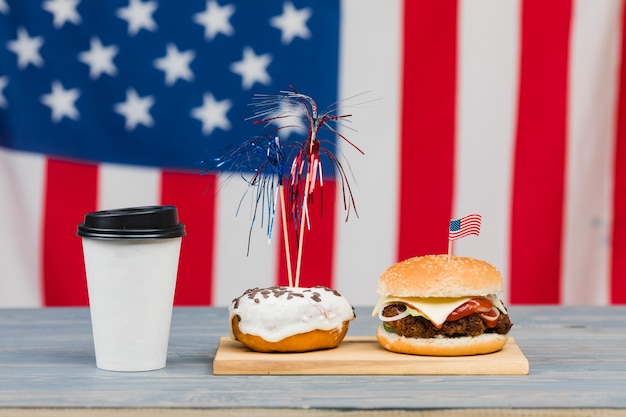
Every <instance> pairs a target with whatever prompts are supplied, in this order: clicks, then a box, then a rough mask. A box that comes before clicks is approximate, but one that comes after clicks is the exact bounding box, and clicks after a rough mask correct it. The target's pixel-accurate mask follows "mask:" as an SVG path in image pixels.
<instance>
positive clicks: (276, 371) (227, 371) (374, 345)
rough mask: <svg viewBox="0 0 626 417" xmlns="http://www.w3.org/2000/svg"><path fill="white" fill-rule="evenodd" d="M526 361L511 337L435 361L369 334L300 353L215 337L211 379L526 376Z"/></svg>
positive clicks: (432, 357)
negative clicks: (485, 349) (490, 349)
mask: <svg viewBox="0 0 626 417" xmlns="http://www.w3.org/2000/svg"><path fill="white" fill-rule="evenodd" d="M528 371H529V365H528V359H526V357H525V356H524V354H523V353H522V351H521V350H520V348H519V346H518V345H517V343H515V340H514V339H513V338H511V337H510V338H509V340H508V342H507V344H506V345H505V346H504V348H502V350H500V351H498V352H494V353H491V354H488V355H475V356H457V357H437V356H416V355H403V354H399V353H394V352H389V351H387V350H385V349H383V348H382V347H381V346H380V344H379V343H378V342H377V341H376V338H375V337H373V336H361V337H359V336H352V337H351V336H348V337H346V338H345V339H344V341H343V342H342V343H341V344H340V345H339V346H338V347H337V348H335V349H329V350H319V351H315V352H304V353H283V354H281V353H260V352H253V351H251V350H250V349H248V348H246V347H245V346H243V345H242V344H241V343H239V342H237V341H235V340H232V339H231V338H230V337H222V338H220V343H219V346H218V348H217V353H216V355H215V360H214V361H213V373H214V374H215V375H526V374H528Z"/></svg>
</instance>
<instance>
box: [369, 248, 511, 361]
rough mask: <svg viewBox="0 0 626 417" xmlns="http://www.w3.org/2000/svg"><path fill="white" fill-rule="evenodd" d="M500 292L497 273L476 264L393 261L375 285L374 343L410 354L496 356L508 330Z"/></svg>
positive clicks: (455, 259)
mask: <svg viewBox="0 0 626 417" xmlns="http://www.w3.org/2000/svg"><path fill="white" fill-rule="evenodd" d="M501 291H502V275H501V274H500V272H499V271H498V270H497V269H496V268H495V267H494V266H493V265H491V264H489V263H487V262H485V261H481V260H478V259H474V258H469V257H459V256H448V255H429V256H419V257H415V258H410V259H407V260H404V261H402V262H398V263H396V264H394V265H392V266H391V267H390V268H388V269H387V270H386V271H385V272H383V273H382V274H381V276H380V278H379V281H378V289H377V292H378V294H379V295H380V296H381V297H380V300H379V301H378V303H377V304H376V306H375V307H374V311H373V313H372V315H373V316H376V315H378V317H379V318H380V319H381V320H382V323H381V324H380V326H379V327H378V331H377V339H378V341H379V342H380V344H381V345H382V346H383V347H384V348H385V349H387V350H390V351H393V352H399V353H409V354H415V355H433V356H460V355H476V354H484V353H491V352H495V351H497V350H500V349H501V348H502V347H503V346H504V345H505V344H506V342H507V338H508V336H507V335H508V333H509V330H510V329H511V326H512V324H511V321H510V320H509V316H508V314H507V311H506V308H505V307H504V305H503V304H502V301H500V299H499V298H498V296H497V295H496V294H497V293H499V292H501Z"/></svg>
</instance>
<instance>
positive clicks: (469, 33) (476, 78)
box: [453, 0, 520, 301]
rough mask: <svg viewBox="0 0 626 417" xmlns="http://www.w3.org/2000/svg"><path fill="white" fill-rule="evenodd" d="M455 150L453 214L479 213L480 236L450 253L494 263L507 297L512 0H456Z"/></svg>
mask: <svg viewBox="0 0 626 417" xmlns="http://www.w3.org/2000/svg"><path fill="white" fill-rule="evenodd" d="M459 5H460V8H459V32H458V42H459V45H458V51H459V52H458V57H459V59H458V64H457V66H458V101H457V128H456V132H457V145H456V154H455V166H456V172H455V179H454V181H455V187H454V189H455V195H454V198H453V202H454V203H453V204H454V208H453V217H454V218H459V217H460V216H461V215H464V214H465V213H480V214H481V215H482V218H483V222H482V228H481V231H480V237H479V238H476V237H475V236H470V237H468V238H466V239H459V240H456V241H454V243H453V249H454V253H455V254H457V255H463V256H472V257H475V258H479V259H483V260H485V261H487V262H489V263H491V264H493V265H495V266H496V267H497V268H498V269H499V270H500V271H501V272H502V274H503V276H504V279H505V285H504V287H505V292H504V293H503V294H502V298H503V299H504V300H505V301H507V300H508V298H509V297H508V285H507V283H508V277H509V274H508V268H509V248H510V246H509V234H510V228H509V224H510V200H511V177H512V175H513V173H512V167H513V163H512V161H513V151H514V143H515V129H516V123H517V117H516V110H517V97H518V96H517V84H518V73H519V71H518V67H519V19H520V16H519V14H520V13H519V12H520V4H519V1H510V2H502V1H499V0H480V1H473V2H460V3H459Z"/></svg>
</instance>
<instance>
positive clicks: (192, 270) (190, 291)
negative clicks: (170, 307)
mask: <svg viewBox="0 0 626 417" xmlns="http://www.w3.org/2000/svg"><path fill="white" fill-rule="evenodd" d="M161 181H162V183H161V203H162V204H164V205H173V206H176V207H177V209H178V217H179V220H180V222H182V223H184V224H185V230H186V232H187V235H186V236H185V237H183V241H182V246H181V251H180V263H179V266H178V281H177V284H176V295H175V297H174V304H175V305H210V304H211V300H212V283H213V254H214V247H213V246H214V244H213V242H214V236H215V198H216V184H217V179H216V177H215V175H199V174H197V173H180V172H163V174H162V175H161Z"/></svg>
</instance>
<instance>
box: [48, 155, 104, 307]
mask: <svg viewBox="0 0 626 417" xmlns="http://www.w3.org/2000/svg"><path fill="white" fill-rule="evenodd" d="M97 184H98V167H97V166H96V165H90V164H83V163H75V162H68V161H60V160H56V159H48V160H47V166H46V187H45V196H44V201H45V202H44V205H45V207H44V219H43V239H42V242H43V243H42V244H43V254H42V257H43V259H42V265H43V266H42V268H43V271H42V277H43V285H42V287H43V297H44V300H43V302H44V305H45V306H86V305H88V304H89V297H88V293H87V280H86V275H85V264H84V261H83V252H82V245H81V240H80V238H79V237H77V236H76V227H77V226H78V224H79V223H81V222H82V221H83V219H84V216H85V214H86V213H88V212H91V211H94V210H96V207H97V199H98V191H97V188H98V187H97Z"/></svg>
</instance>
